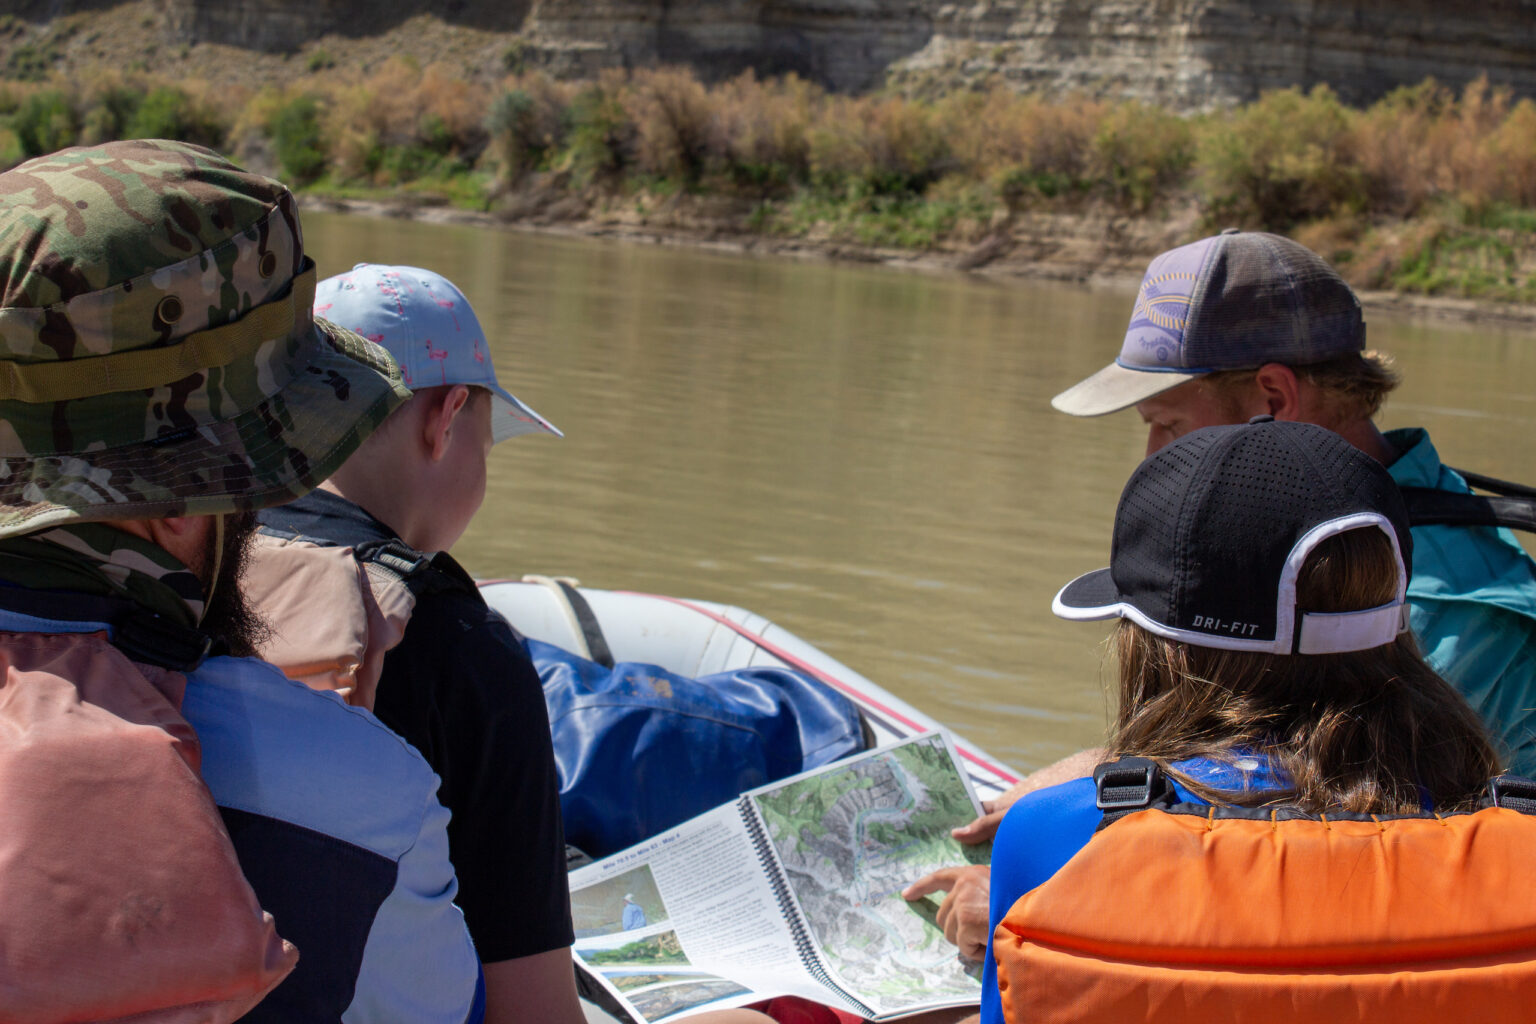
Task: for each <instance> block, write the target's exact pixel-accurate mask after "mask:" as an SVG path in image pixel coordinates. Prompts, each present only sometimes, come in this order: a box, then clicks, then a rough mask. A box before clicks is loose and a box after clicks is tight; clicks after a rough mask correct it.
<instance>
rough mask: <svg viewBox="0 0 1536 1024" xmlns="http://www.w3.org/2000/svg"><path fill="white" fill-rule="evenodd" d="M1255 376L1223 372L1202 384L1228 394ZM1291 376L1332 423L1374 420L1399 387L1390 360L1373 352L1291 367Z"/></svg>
mask: <svg viewBox="0 0 1536 1024" xmlns="http://www.w3.org/2000/svg"><path fill="white" fill-rule="evenodd" d="M1257 372H1258V370H1257V369H1253V370H1222V371H1218V372H1216V373H1209V374H1206V375H1205V376H1204V377H1202V378H1201V380H1203V381H1205V382H1206V383H1207V384H1208V385H1210V387H1211V389H1212V390H1213V391H1215V392H1217V393H1218V394H1229V393H1231V392H1232V391H1234V390H1237V389H1240V388H1243V387H1246V386H1247V385H1248V384H1249V383H1250V382H1251V381H1252V380H1253V377H1254V374H1255V373H1257ZM1291 372H1293V373H1295V374H1296V377H1297V379H1299V380H1302V381H1305V382H1306V383H1307V384H1310V385H1311V386H1312V387H1314V388H1316V389H1317V390H1318V392H1319V393H1321V394H1322V396H1323V402H1324V404H1325V405H1326V407H1327V409H1328V411H1329V413H1330V414H1331V415H1332V416H1333V418H1334V422H1335V423H1350V422H1354V421H1358V420H1369V419H1373V418H1375V416H1376V414H1377V413H1378V412H1380V411H1381V405H1382V403H1383V402H1385V401H1386V399H1387V395H1388V394H1390V393H1391V392H1392V390H1393V389H1394V388H1396V387H1397V386H1398V384H1400V383H1402V378H1401V377H1400V376H1399V375H1398V372H1397V370H1396V369H1395V368H1394V367H1393V365H1392V357H1391V356H1389V355H1387V354H1386V353H1385V352H1377V351H1375V350H1374V349H1373V350H1371V351H1368V352H1351V353H1350V354H1349V355H1345V356H1339V357H1337V358H1335V359H1329V360H1326V361H1324V362H1321V363H1309V364H1307V365H1305V366H1293V367H1291Z"/></svg>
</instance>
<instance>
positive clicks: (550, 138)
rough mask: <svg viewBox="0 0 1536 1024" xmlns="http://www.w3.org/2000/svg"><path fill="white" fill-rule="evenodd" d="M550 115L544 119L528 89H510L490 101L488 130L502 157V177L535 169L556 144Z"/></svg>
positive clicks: (512, 177) (519, 175) (509, 178)
mask: <svg viewBox="0 0 1536 1024" xmlns="http://www.w3.org/2000/svg"><path fill="white" fill-rule="evenodd" d="M555 126H556V132H551V131H550V127H551V125H550V124H549V122H548V119H541V118H540V112H539V108H538V103H537V102H536V101H535V100H534V97H533V94H532V93H530V92H529V91H528V90H527V89H521V88H519V89H508V90H506V91H504V92H502V93H500V94H499V95H498V96H497V97H496V99H495V100H494V101H493V102H492V103H491V110H490V113H489V114H487V115H486V118H485V130H486V133H487V134H489V135H490V137H491V144H492V145H493V146H495V147H496V155H497V156H498V157H499V158H500V160H501V171H502V176H503V178H504V179H505V180H506V181H508V182H515V181H517V180H519V179H520V178H522V176H523V175H525V174H527V173H528V172H529V171H531V170H534V169H535V168H536V167H538V166H539V165H540V164H541V163H543V162H544V160H545V158H546V157H547V156H548V155H549V152H550V151H551V150H552V149H553V148H554V147H555V145H556V144H557V141H558V139H557V134H556V133H557V132H558V120H556V122H555Z"/></svg>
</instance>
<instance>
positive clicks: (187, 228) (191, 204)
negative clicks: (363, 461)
mask: <svg viewBox="0 0 1536 1024" xmlns="http://www.w3.org/2000/svg"><path fill="white" fill-rule="evenodd" d="M316 276H317V273H316V269H315V265H314V261H313V260H311V259H310V258H309V257H308V256H306V255H305V254H304V247H303V236H302V232H301V230H300V226H299V220H298V211H297V209H296V207H295V204H294V201H293V196H292V194H291V193H290V192H289V191H288V190H287V189H286V188H285V187H284V186H283V185H282V184H281V183H279V182H276V181H272V180H271V179H269V178H264V177H262V176H260V175H257V174H251V173H250V172H247V171H245V170H242V169H241V168H239V167H238V166H236V165H235V164H232V163H230V162H229V161H228V160H226V159H225V158H223V157H221V156H219V155H218V154H217V153H214V152H212V151H210V150H206V149H202V148H200V147H197V146H192V145H188V144H186V143H180V142H172V141H167V140H163V139H160V140H155V139H140V140H124V141H120V142H110V143H104V144H102V145H100V146H94V147H82V148H78V149H69V150H63V151H60V152H58V153H53V154H50V155H48V156H45V157H39V158H38V159H36V160H30V161H27V162H26V163H24V164H21V165H19V166H17V167H15V168H12V169H11V170H9V171H6V172H4V173H3V174H0V537H4V536H10V535H15V534H19V533H26V532H29V531H32V530H38V529H42V528H45V527H49V526H53V525H55V524H58V523H62V522H68V521H71V520H97V521H101V520H122V519H154V518H161V517H165V516H173V515H204V514H216V513H222V512H234V511H239V510H244V509H252V508H261V507H263V506H267V505H273V504H277V503H279V502H282V501H286V500H289V499H291V498H294V497H297V496H299V495H302V494H304V493H306V492H307V491H309V490H311V489H312V488H314V487H315V486H316V485H318V484H319V483H320V482H321V481H323V480H324V479H325V478H326V477H328V476H330V475H331V474H332V473H333V472H334V471H335V470H336V469H337V468H338V467H339V466H340V465H341V463H342V462H343V461H344V460H345V459H346V457H347V456H348V455H349V454H350V453H351V452H352V451H353V450H354V449H355V448H356V447H357V446H358V444H359V443H361V441H362V439H363V438H365V437H367V436H368V434H369V433H370V432H371V431H372V430H373V429H374V428H375V427H376V426H377V425H378V424H379V423H381V422H383V420H384V418H385V417H386V416H387V415H388V414H389V411H390V410H391V409H392V408H393V407H394V406H395V405H396V404H398V403H399V402H401V401H404V400H405V399H406V398H407V397H409V392H408V391H407V390H406V388H405V387H404V384H403V383H402V381H401V376H400V372H399V370H398V369H397V368H396V367H395V364H394V361H393V360H392V359H391V358H390V356H389V353H388V352H387V351H386V350H385V349H383V348H382V347H380V346H376V345H374V344H372V343H371V342H369V341H367V340H365V339H364V338H362V337H360V336H358V335H356V334H354V333H353V332H351V331H349V330H344V329H342V328H340V327H337V326H335V325H333V324H330V323H327V322H324V321H319V320H317V319H316V318H315V317H314V313H313V309H312V307H313V302H314V290H315V279H316Z"/></svg>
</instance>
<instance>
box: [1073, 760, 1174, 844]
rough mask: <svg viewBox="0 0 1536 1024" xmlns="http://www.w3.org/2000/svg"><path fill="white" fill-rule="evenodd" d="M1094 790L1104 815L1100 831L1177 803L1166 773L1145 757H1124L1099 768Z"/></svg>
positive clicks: (1096, 773) (1095, 776)
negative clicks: (1127, 819) (1129, 818)
mask: <svg viewBox="0 0 1536 1024" xmlns="http://www.w3.org/2000/svg"><path fill="white" fill-rule="evenodd" d="M1093 788H1094V791H1095V794H1096V797H1095V799H1096V802H1097V804H1098V808H1099V810H1100V811H1102V812H1103V813H1104V816H1103V818H1102V819H1101V820H1100V821H1099V828H1104V827H1105V826H1106V825H1108V824H1110V823H1111V822H1114V821H1119V820H1120V819H1121V818H1123V817H1125V816H1126V815H1127V814H1131V813H1133V812H1135V811H1144V810H1146V809H1147V808H1149V807H1171V806H1173V804H1174V802H1175V799H1176V798H1175V794H1174V791H1173V784H1172V783H1171V782H1169V781H1168V778H1167V776H1165V775H1164V774H1163V770H1162V769H1161V768H1159V767H1158V766H1157V764H1156V762H1154V761H1152V760H1150V759H1148V758H1145V757H1122V758H1121V759H1120V760H1118V761H1111V762H1109V763H1108V764H1101V765H1099V766H1098V767H1097V768H1095V769H1094V770H1093ZM1095 831H1097V830H1095Z"/></svg>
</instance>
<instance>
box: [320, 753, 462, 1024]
mask: <svg viewBox="0 0 1536 1024" xmlns="http://www.w3.org/2000/svg"><path fill="white" fill-rule="evenodd" d="M433 781H434V783H435V781H436V780H435V779H434V780H433ZM417 798H418V804H419V810H420V813H419V815H418V816H417V819H416V820H417V821H418V822H419V823H420V829H419V831H418V832H417V836H416V842H415V843H413V844H412V845H411V848H410V849H408V850H406V851H405V853H404V854H402V855H401V857H400V859H399V861H397V864H398V866H399V874H398V875H397V876H396V880H395V888H394V890H393V891H392V892H391V893H390V894H389V896H388V897H387V898H386V899H385V900H384V903H383V904H382V905H381V906H380V907H379V913H378V916H377V917H375V918H374V922H373V928H372V929H371V930H370V931H369V932H368V944H367V945H366V946H365V947H364V948H363V962H362V964H361V966H360V967H359V968H358V972H357V994H356V996H355V997H354V998H353V1000H352V1004H351V1005H350V1006H348V1007H347V1012H346V1013H344V1014H342V1017H341V1019H342V1022H343V1024H373V1022H378V1024H383V1022H386V1021H423V1022H425V1021H441V1022H443V1024H463V1022H465V1021H467V1020H469V1019H470V1018H471V1008H472V1006H473V1005H474V1003H475V998H476V989H477V983H478V979H479V974H480V960H479V957H478V956H477V955H476V953H475V947H474V944H473V943H472V942H471V941H470V938H469V931H468V930H467V929H466V928H465V925H464V915H463V913H462V912H461V911H460V910H459V908H458V907H457V906H455V905H454V903H453V898H454V896H455V895H456V894H457V893H458V883H457V882H456V881H455V879H454V874H453V865H452V864H451V863H450V862H449V860H448V811H447V809H446V808H445V807H443V805H442V804H440V803H438V802H437V789H436V786H435V785H434V786H432V787H431V788H430V789H428V790H427V791H426V792H425V793H424V794H423V793H421V792H418V793H417ZM301 955H302V951H301Z"/></svg>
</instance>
